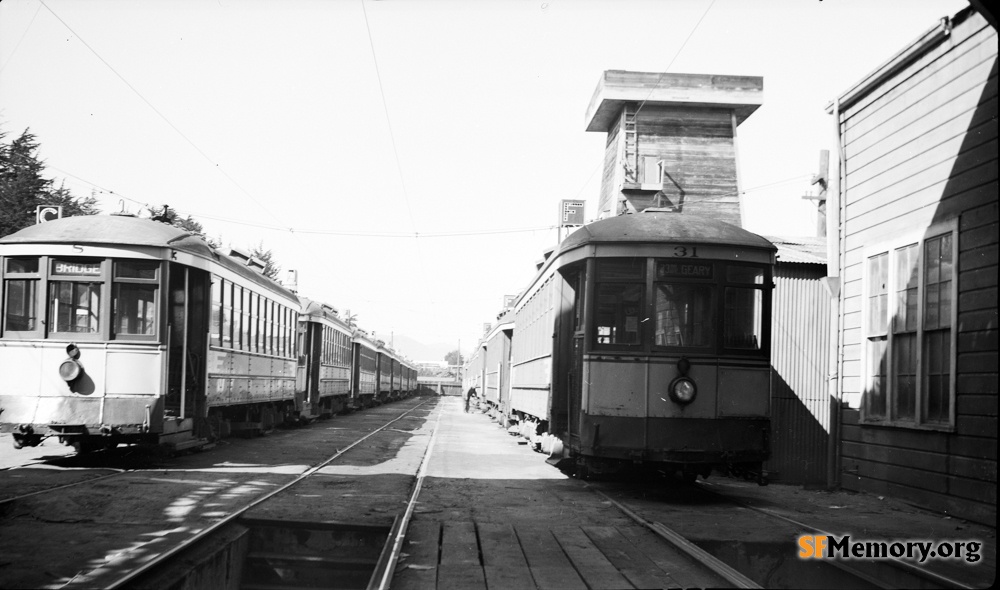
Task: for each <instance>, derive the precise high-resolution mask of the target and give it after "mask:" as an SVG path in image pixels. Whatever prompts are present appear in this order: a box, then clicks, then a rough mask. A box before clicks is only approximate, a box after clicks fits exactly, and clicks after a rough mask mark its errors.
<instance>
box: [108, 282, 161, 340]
mask: <svg viewBox="0 0 1000 590" xmlns="http://www.w3.org/2000/svg"><path fill="white" fill-rule="evenodd" d="M156 289H157V288H156V286H155V285H140V284H130V283H118V284H116V285H115V290H116V291H117V293H116V295H115V301H114V308H115V320H114V325H115V333H116V334H137V335H139V334H141V335H153V334H156Z"/></svg>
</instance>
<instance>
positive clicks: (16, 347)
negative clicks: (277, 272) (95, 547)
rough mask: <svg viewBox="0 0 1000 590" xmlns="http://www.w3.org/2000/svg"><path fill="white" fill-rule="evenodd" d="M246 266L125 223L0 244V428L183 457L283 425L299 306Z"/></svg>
mask: <svg viewBox="0 0 1000 590" xmlns="http://www.w3.org/2000/svg"><path fill="white" fill-rule="evenodd" d="M251 262H252V260H250V259H242V260H241V259H236V258H231V257H229V256H226V255H223V254H221V253H220V252H218V251H215V250H213V249H212V248H211V247H210V246H209V245H208V244H207V243H206V242H205V241H204V240H203V239H202V238H200V237H198V236H195V235H192V234H189V233H188V232H186V231H183V230H181V229H178V228H175V227H172V226H170V225H166V224H163V223H158V222H155V221H151V220H146V219H138V218H135V217H131V216H113V215H112V216H106V215H99V216H81V217H69V218H65V219H59V220H55V221H50V222H47V223H44V224H39V225H35V226H31V227H28V228H25V229H23V230H21V231H18V232H16V233H14V234H11V235H9V236H6V237H4V238H2V239H0V271H2V279H0V280H2V282H3V288H2V294H3V300H2V312H0V319H2V321H0V374H2V375H3V380H2V383H0V429H3V430H4V431H7V432H12V434H13V439H14V445H15V446H16V447H22V446H35V445H37V444H39V443H40V442H41V441H42V440H43V439H44V438H45V437H48V436H56V437H58V438H59V439H60V440H61V441H62V442H64V443H66V444H70V445H73V446H74V447H76V448H77V450H78V451H80V452H83V451H88V450H93V449H97V448H107V447H113V446H115V445H117V444H120V443H139V442H149V443H160V444H165V445H169V446H172V447H173V448H176V449H180V448H186V447H189V446H194V445H198V444H202V443H203V442H204V441H206V440H208V439H210V438H212V437H215V436H220V435H224V434H226V433H227V432H228V431H229V430H230V429H239V428H269V427H270V426H272V425H274V424H275V423H277V422H279V421H282V420H284V419H287V418H289V417H294V416H295V415H296V413H297V411H298V410H297V408H296V404H295V356H296V351H295V341H294V330H295V326H296V323H297V318H298V307H299V303H298V300H297V298H296V297H295V295H294V294H293V293H292V292H290V291H289V290H287V289H285V288H284V287H282V286H281V285H279V284H278V283H276V282H274V281H272V280H270V279H268V278H267V277H265V276H263V275H262V274H261V272H259V271H255V270H254V269H252V268H250V267H248V266H247V264H248V263H251ZM259 270H262V269H259Z"/></svg>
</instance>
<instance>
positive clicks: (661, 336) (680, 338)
mask: <svg viewBox="0 0 1000 590" xmlns="http://www.w3.org/2000/svg"><path fill="white" fill-rule="evenodd" d="M713 287H714V286H713V285H705V284H689V283H673V284H671V283H657V284H656V309H655V317H656V335H655V339H654V341H653V343H654V344H655V345H656V346H671V347H680V348H709V347H711V346H712V345H713V344H714V340H715V327H714V323H715V322H714V319H715V318H714V314H713V313H712V309H713V305H712V291H714V288H713Z"/></svg>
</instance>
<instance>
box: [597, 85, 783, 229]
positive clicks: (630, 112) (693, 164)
mask: <svg viewBox="0 0 1000 590" xmlns="http://www.w3.org/2000/svg"><path fill="white" fill-rule="evenodd" d="M763 94H764V79H763V78H761V77H757V76H712V75H707V74H668V73H663V74H657V73H651V72H626V71H621V70H608V71H606V72H604V74H603V76H601V80H600V82H599V83H598V84H597V89H596V90H595V91H594V96H593V98H591V100H590V106H589V107H588V108H587V117H586V123H587V131H598V132H604V133H607V134H608V141H607V147H606V148H605V153H604V174H603V179H602V182H601V197H600V202H599V203H598V217H599V218H604V217H609V216H614V215H618V214H620V213H623V212H625V211H642V210H643V209H647V208H649V207H661V208H667V209H673V210H676V211H680V212H684V213H692V214H696V215H704V216H709V217H714V218H717V219H721V220H723V221H726V222H729V223H732V224H734V225H737V226H741V227H742V218H743V216H742V213H741V208H740V206H741V203H740V179H739V167H738V166H737V152H736V127H737V125H739V124H740V123H742V122H743V120H744V119H746V118H747V117H749V116H750V114H751V113H753V112H754V111H755V110H757V107H759V106H760V105H761V101H762V99H763Z"/></svg>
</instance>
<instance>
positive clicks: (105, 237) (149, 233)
mask: <svg viewBox="0 0 1000 590" xmlns="http://www.w3.org/2000/svg"><path fill="white" fill-rule="evenodd" d="M4 244H90V245H103V246H112V247H114V246H144V247H150V248H170V249H172V250H176V251H178V252H184V253H186V254H190V255H192V256H197V257H199V258H203V259H206V260H210V261H212V262H215V263H217V264H220V265H221V266H224V267H226V268H228V269H230V270H232V271H233V272H236V273H237V274H239V275H241V276H243V277H245V278H247V279H249V280H251V281H253V282H255V283H258V284H260V285H262V286H265V287H267V288H268V289H271V290H273V291H278V292H280V293H282V294H284V295H285V296H287V297H289V298H291V299H294V298H295V295H294V294H293V293H292V292H291V291H289V290H288V289H287V288H285V287H283V286H282V285H280V284H279V283H277V282H275V281H272V280H271V279H269V278H267V277H265V276H264V275H262V274H261V273H259V272H256V271H254V270H253V269H250V268H247V266H246V265H245V264H242V263H241V262H240V261H238V260H236V259H234V258H231V257H229V256H225V255H223V254H220V253H218V252H216V251H215V250H213V249H212V247H211V246H209V244H208V242H206V241H205V240H204V238H202V237H201V236H198V235H195V234H192V233H190V232H188V231H186V230H183V229H181V228H179V227H174V226H172V225H168V224H166V223H160V222H158V221H152V220H150V219H140V218H138V217H131V216H128V215H77V216H73V217H63V218H62V219H55V220H52V221H47V222H45V223H39V224H36V225H30V226H28V227H26V228H24V229H22V230H20V231H16V232H14V233H12V234H10V235H9V236H5V237H3V238H0V245H4Z"/></svg>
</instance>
